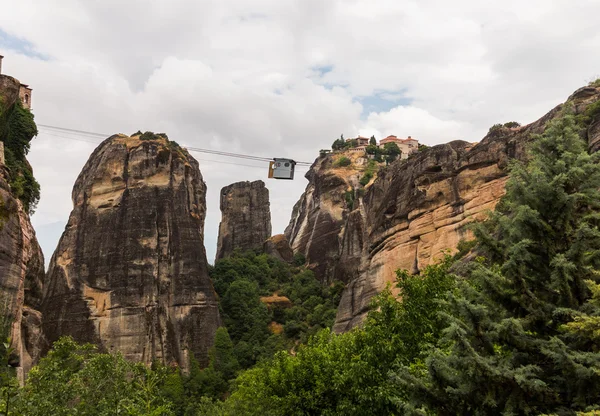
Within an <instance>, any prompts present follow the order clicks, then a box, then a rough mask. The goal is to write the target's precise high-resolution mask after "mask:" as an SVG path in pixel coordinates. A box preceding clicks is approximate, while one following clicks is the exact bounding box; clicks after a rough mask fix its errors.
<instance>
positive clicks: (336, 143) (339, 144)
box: [331, 134, 346, 150]
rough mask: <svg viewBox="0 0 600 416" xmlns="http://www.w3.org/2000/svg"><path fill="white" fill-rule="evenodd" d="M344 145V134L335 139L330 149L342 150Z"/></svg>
mask: <svg viewBox="0 0 600 416" xmlns="http://www.w3.org/2000/svg"><path fill="white" fill-rule="evenodd" d="M345 146H346V142H345V141H344V135H343V134H342V137H341V138H340V139H337V140H335V141H334V142H333V144H332V145H331V149H332V150H342V149H343V148H344V147H345Z"/></svg>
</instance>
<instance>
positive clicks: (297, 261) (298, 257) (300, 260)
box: [294, 251, 306, 266]
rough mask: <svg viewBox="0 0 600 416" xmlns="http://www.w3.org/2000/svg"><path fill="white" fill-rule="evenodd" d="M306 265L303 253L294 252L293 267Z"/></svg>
mask: <svg viewBox="0 0 600 416" xmlns="http://www.w3.org/2000/svg"><path fill="white" fill-rule="evenodd" d="M305 264H306V256H305V255H304V253H301V252H299V251H298V252H296V253H294V265H295V266H304V265H305Z"/></svg>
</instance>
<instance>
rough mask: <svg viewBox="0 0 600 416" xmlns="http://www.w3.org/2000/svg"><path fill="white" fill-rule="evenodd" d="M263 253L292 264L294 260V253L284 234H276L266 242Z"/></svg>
mask: <svg viewBox="0 0 600 416" xmlns="http://www.w3.org/2000/svg"><path fill="white" fill-rule="evenodd" d="M263 251H264V252H265V253H267V254H268V255H270V256H273V257H275V258H277V259H279V260H281V261H285V262H288V263H290V262H292V261H293V260H294V251H293V250H292V247H290V243H289V241H288V240H287V238H285V235H283V234H276V235H274V236H273V237H270V238H269V239H268V240H267V241H265V244H264V246H263Z"/></svg>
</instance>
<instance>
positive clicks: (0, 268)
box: [0, 75, 45, 380]
mask: <svg viewBox="0 0 600 416" xmlns="http://www.w3.org/2000/svg"><path fill="white" fill-rule="evenodd" d="M19 85H20V83H19V81H18V80H16V79H15V78H12V77H9V76H6V75H0V106H1V107H2V109H4V111H5V112H6V111H9V109H10V108H11V107H12V106H13V105H14V104H15V103H16V101H17V100H18V99H19ZM4 122H5V120H4V119H3V118H1V117H0V130H1V129H3V128H4V127H5V126H4V125H3V123H4ZM0 151H2V152H4V146H0ZM3 156H4V155H0V302H1V305H2V311H1V312H2V317H3V318H4V319H6V323H8V325H10V333H9V334H6V335H8V336H10V337H11V340H12V348H14V351H15V356H14V357H11V364H12V365H14V366H16V367H17V370H18V375H19V378H20V379H21V380H22V379H23V377H24V375H25V374H26V373H27V372H28V371H29V369H30V368H31V367H32V365H33V364H35V362H36V361H37V360H38V358H39V356H40V349H41V348H43V346H44V345H45V341H44V338H43V336H42V331H41V313H40V311H39V309H40V301H41V294H42V287H43V282H44V274H45V271H44V256H43V254H42V250H41V248H40V245H39V244H38V241H37V239H36V236H35V231H34V230H33V227H32V226H31V221H30V219H29V215H28V213H27V212H26V210H25V209H24V208H23V204H22V203H21V201H20V200H19V199H17V198H16V197H15V196H14V194H13V192H12V190H11V188H10V185H9V176H8V175H9V172H8V170H7V169H6V167H5V166H4V165H3V163H2V161H3V160H4V157H3ZM4 341H5V340H2V341H1V342H4Z"/></svg>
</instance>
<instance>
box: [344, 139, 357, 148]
mask: <svg viewBox="0 0 600 416" xmlns="http://www.w3.org/2000/svg"><path fill="white" fill-rule="evenodd" d="M355 147H358V140H356V139H350V140H348V141H347V142H346V146H345V148H346V149H354V148H355Z"/></svg>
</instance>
